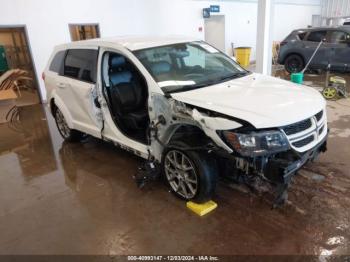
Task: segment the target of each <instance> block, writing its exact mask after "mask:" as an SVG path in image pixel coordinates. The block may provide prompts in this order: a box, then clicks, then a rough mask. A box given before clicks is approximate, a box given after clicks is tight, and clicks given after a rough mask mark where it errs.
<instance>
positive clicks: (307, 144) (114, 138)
mask: <svg viewBox="0 0 350 262" xmlns="http://www.w3.org/2000/svg"><path fill="white" fill-rule="evenodd" d="M43 77H44V80H45V85H46V88H47V101H48V102H49V105H50V108H51V112H52V114H53V116H54V118H55V119H56V123H57V127H58V129H59V132H60V133H61V135H62V136H63V138H64V139H66V140H68V141H78V140H80V139H81V138H82V137H83V135H84V134H88V135H91V136H94V137H98V138H101V139H103V140H106V141H110V142H112V143H114V144H115V145H118V146H120V147H121V148H123V149H126V150H128V151H130V152H133V153H134V154H136V155H138V156H140V157H143V158H145V159H148V161H149V163H151V164H150V165H149V167H151V168H150V170H151V171H152V170H153V171H154V170H159V174H162V175H163V176H164V178H165V179H166V181H167V183H168V184H169V186H170V188H171V190H172V191H173V192H174V193H175V194H176V195H178V196H179V197H181V198H184V199H186V200H194V201H197V202H203V201H206V200H208V199H209V198H210V197H211V195H212V194H213V192H214V189H215V186H216V181H217V178H218V176H224V177H226V178H232V179H233V180H235V181H244V182H246V183H250V184H251V185H254V184H256V182H257V181H259V182H261V181H265V182H267V183H268V184H269V185H273V186H276V187H277V188H279V189H280V190H279V192H280V193H279V198H281V199H282V197H283V196H284V195H285V192H286V188H287V187H288V185H289V182H290V180H291V178H292V177H293V176H294V175H295V174H296V173H297V171H298V170H299V169H300V168H301V166H302V165H304V164H305V163H306V162H307V161H309V160H314V159H315V158H316V157H317V155H318V153H319V152H321V151H322V152H324V151H325V150H326V139H327V134H328V128H327V118H326V110H325V106H326V103H325V100H324V99H323V98H322V97H321V95H320V94H319V93H318V92H317V91H316V90H314V89H312V88H309V87H306V86H302V85H296V84H293V83H290V82H287V81H284V80H280V79H276V78H273V77H269V76H264V75H259V74H254V73H251V72H248V71H246V70H245V69H243V68H242V67H240V66H239V65H238V64H237V63H236V62H235V61H233V60H232V59H231V58H230V57H228V56H226V55H225V54H223V53H221V52H220V51H218V50H217V49H215V48H213V47H212V46H210V45H208V44H207V43H205V42H203V41H196V40H193V39H184V38H119V39H96V40H88V41H81V42H74V43H69V44H65V45H60V46H57V47H56V48H55V51H54V52H53V55H52V57H51V58H50V61H49V63H48V66H47V68H46V69H45V72H44V74H43ZM146 169H147V168H146ZM151 171H149V172H151ZM153 171H152V172H153Z"/></svg>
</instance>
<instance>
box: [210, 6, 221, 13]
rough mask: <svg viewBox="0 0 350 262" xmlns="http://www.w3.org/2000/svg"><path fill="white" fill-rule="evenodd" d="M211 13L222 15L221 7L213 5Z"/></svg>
mask: <svg viewBox="0 0 350 262" xmlns="http://www.w3.org/2000/svg"><path fill="white" fill-rule="evenodd" d="M210 12H212V13H220V6H219V5H211V6H210Z"/></svg>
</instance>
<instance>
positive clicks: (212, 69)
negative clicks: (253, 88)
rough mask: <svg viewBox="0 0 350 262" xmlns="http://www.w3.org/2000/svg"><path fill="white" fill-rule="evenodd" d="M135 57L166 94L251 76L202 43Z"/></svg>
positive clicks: (157, 49)
mask: <svg viewBox="0 0 350 262" xmlns="http://www.w3.org/2000/svg"><path fill="white" fill-rule="evenodd" d="M134 54H135V55H136V57H137V58H138V59H139V60H140V61H141V63H142V64H143V65H144V66H145V67H146V69H147V70H148V71H149V72H150V74H151V75H152V76H153V78H154V79H155V81H156V82H157V83H158V85H159V86H160V87H161V89H162V90H163V91H164V92H165V93H173V92H183V91H188V90H193V89H196V88H200V87H205V86H209V85H214V84H217V83H221V82H224V81H228V80H230V79H234V78H237V77H240V76H244V75H246V74H248V73H249V72H248V71H246V70H245V69H243V68H242V67H240V66H239V65H238V64H237V63H236V62H235V61H233V59H231V58H230V57H228V56H226V55H225V54H223V53H221V52H220V51H218V50H217V49H215V48H214V47H212V46H210V45H208V44H206V43H205V42H201V41H199V42H190V43H181V44H173V45H167V46H160V47H153V48H148V49H143V50H137V51H135V52H134Z"/></svg>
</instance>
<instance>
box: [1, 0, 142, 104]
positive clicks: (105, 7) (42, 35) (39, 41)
mask: <svg viewBox="0 0 350 262" xmlns="http://www.w3.org/2000/svg"><path fill="white" fill-rule="evenodd" d="M3 2H4V3H3ZM140 2H141V1H139V0H127V1H117V0H56V1H51V0H49V1H47V0H11V1H8V0H0V4H1V15H0V26H4V25H19V24H21V25H26V26H27V30H28V36H29V41H30V45H31V49H32V55H33V57H34V64H35V67H36V71H37V74H38V77H39V78H40V76H41V72H42V71H43V69H44V68H45V66H46V62H47V60H48V58H49V56H50V54H51V52H52V49H53V47H54V46H55V45H57V44H61V43H65V42H69V41H70V34H69V29H68V24H69V23H95V22H97V23H99V24H100V30H101V35H102V36H114V35H126V34H147V33H148V32H149V30H148V29H149V27H148V24H147V22H145V21H146V20H147V17H146V14H145V13H144V12H143V5H142V4H140ZM39 82H40V89H41V95H42V97H43V98H44V100H45V99H46V91H45V88H44V85H43V82H42V80H41V78H40V79H39Z"/></svg>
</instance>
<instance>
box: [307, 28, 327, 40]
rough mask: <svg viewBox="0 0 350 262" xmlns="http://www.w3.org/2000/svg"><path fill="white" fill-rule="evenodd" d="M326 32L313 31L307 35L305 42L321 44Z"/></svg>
mask: <svg viewBox="0 0 350 262" xmlns="http://www.w3.org/2000/svg"><path fill="white" fill-rule="evenodd" d="M326 35H327V31H325V30H323V31H314V32H311V33H310V34H309V36H308V37H307V40H308V41H310V42H318V43H319V42H321V41H323V40H324V39H325V38H326Z"/></svg>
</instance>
